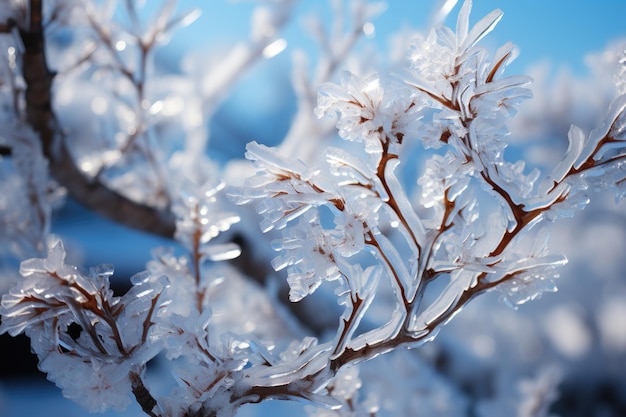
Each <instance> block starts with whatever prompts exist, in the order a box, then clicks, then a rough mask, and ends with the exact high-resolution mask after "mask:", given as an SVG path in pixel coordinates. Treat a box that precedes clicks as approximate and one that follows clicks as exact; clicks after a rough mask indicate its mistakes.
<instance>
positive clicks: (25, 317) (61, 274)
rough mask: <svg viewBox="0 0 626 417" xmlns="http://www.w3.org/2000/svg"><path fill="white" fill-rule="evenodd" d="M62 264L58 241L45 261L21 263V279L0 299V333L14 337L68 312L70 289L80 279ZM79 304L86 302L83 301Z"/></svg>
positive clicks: (60, 243) (62, 254)
mask: <svg viewBox="0 0 626 417" xmlns="http://www.w3.org/2000/svg"><path fill="white" fill-rule="evenodd" d="M64 261H65V249H64V248H63V244H62V242H61V241H58V242H57V243H55V244H54V245H53V246H52V247H51V248H50V250H49V253H48V257H47V258H45V259H42V258H34V259H29V260H26V261H24V262H22V264H21V266H20V274H21V275H22V276H23V278H24V279H23V280H21V281H20V282H18V284H17V286H16V287H13V288H12V289H11V290H10V291H9V293H8V294H5V295H4V296H3V297H2V307H1V309H0V314H1V315H2V325H1V326H0V332H2V333H4V332H8V333H9V334H11V335H12V336H15V335H17V334H19V333H21V332H22V331H23V330H24V329H25V328H26V327H27V326H30V325H34V324H36V323H38V322H40V321H43V320H48V319H51V318H52V317H54V316H55V315H63V314H64V313H66V312H68V311H69V306H68V305H67V303H66V300H67V299H73V298H74V294H73V293H72V291H71V289H70V285H72V284H73V283H75V282H76V281H77V280H78V279H79V277H80V275H79V273H78V271H77V270H76V269H75V268H73V267H70V266H66V265H65V263H64ZM78 297H79V298H80V297H81V296H80V295H79V296H78ZM82 300H83V301H86V300H85V299H84V297H82Z"/></svg>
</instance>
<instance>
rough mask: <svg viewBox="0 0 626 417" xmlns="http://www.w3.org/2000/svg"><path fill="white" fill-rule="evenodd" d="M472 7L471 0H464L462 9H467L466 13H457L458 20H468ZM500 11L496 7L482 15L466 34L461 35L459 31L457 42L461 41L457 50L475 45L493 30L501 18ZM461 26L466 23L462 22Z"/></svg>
mask: <svg viewBox="0 0 626 417" xmlns="http://www.w3.org/2000/svg"><path fill="white" fill-rule="evenodd" d="M471 7H472V2H471V0H466V2H465V3H464V4H463V8H462V10H463V9H465V10H467V13H466V14H465V15H464V14H463V13H462V12H461V13H459V22H461V21H462V20H466V19H467V20H469V9H470V8H471ZM502 15H503V13H502V11H500V10H498V9H496V10H493V11H491V12H490V13H488V14H487V15H486V16H485V17H483V18H482V19H481V20H480V21H478V23H476V24H475V25H474V26H473V27H472V29H471V30H470V31H469V33H468V34H467V36H466V37H465V36H463V37H460V36H462V35H463V34H462V33H460V34H458V35H457V42H461V43H460V45H459V50H460V51H464V50H466V49H469V48H471V47H473V46H475V45H476V44H477V43H478V42H480V40H481V39H482V38H484V37H485V36H487V34H488V33H489V32H491V31H492V30H493V28H494V27H495V26H496V25H497V24H498V22H499V21H500V19H502ZM462 26H465V27H467V23H464V24H462Z"/></svg>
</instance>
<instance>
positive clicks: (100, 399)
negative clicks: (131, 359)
mask: <svg viewBox="0 0 626 417" xmlns="http://www.w3.org/2000/svg"><path fill="white" fill-rule="evenodd" d="M39 369H40V370H41V371H42V372H46V373H47V374H48V379H50V380H51V381H52V382H54V383H55V384H56V385H57V386H58V387H59V388H61V389H62V392H63V396H64V397H66V398H69V399H70V400H72V401H75V402H76V403H78V404H80V405H81V406H82V407H84V408H86V409H87V411H89V412H90V413H102V412H104V411H105V410H107V409H108V408H114V409H115V410H117V411H124V410H125V409H126V407H128V405H130V403H131V397H130V393H131V383H130V380H129V378H128V366H127V365H126V364H120V363H115V362H103V361H100V360H98V359H96V358H79V357H76V356H73V355H71V354H67V353H60V352H56V351H53V352H51V353H50V354H49V355H48V356H47V357H46V358H45V359H44V360H42V361H41V362H40V363H39Z"/></svg>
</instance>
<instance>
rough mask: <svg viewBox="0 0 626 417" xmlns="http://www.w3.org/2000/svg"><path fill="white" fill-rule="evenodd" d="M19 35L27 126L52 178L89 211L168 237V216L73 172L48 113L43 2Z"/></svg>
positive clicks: (171, 227)
mask: <svg viewBox="0 0 626 417" xmlns="http://www.w3.org/2000/svg"><path fill="white" fill-rule="evenodd" d="M19 35H20V38H21V40H22V42H23V44H24V53H23V57H22V60H23V76H24V80H25V83H26V96H25V101H26V120H27V122H28V123H29V124H30V125H31V126H32V127H33V129H34V130H35V131H36V132H37V133H38V134H39V135H40V137H41V142H42V148H43V152H44V155H45V157H46V158H47V159H48V160H49V164H50V165H49V169H50V174H51V175H52V176H53V177H54V178H55V179H56V180H57V181H58V182H59V183H60V184H61V185H62V186H63V187H65V188H66V189H67V190H68V193H69V194H70V195H71V196H72V197H73V198H75V199H76V200H77V201H78V202H79V203H81V204H83V205H84V206H86V207H87V208H89V209H90V210H93V211H95V212H97V213H99V214H101V215H103V216H105V217H108V218H110V219H112V220H114V221H116V222H119V223H121V224H124V225H126V226H129V227H132V228H134V229H139V230H143V231H146V232H150V233H154V234H157V235H161V236H166V237H172V236H173V235H174V231H175V223H174V217H173V215H172V214H171V213H170V212H169V211H166V210H159V209H157V208H155V207H151V206H147V205H143V204H140V203H137V202H135V201H132V200H130V199H128V198H126V197H124V196H123V195H121V194H119V193H117V192H115V191H113V190H111V189H110V188H108V187H107V186H106V185H105V184H103V183H101V182H100V181H98V180H92V179H89V178H87V177H86V176H85V175H84V174H83V173H82V172H81V171H80V169H79V168H78V167H77V166H76V164H75V162H74V160H73V158H72V155H71V152H70V151H69V149H67V146H66V144H65V140H64V139H65V138H64V135H63V132H62V130H61V128H60V126H59V124H58V121H57V120H56V117H55V115H54V111H53V109H52V100H51V97H52V96H51V91H52V83H53V79H54V73H53V72H51V71H50V70H49V68H48V63H47V59H46V51H45V32H44V27H43V24H42V0H31V1H30V23H29V27H28V28H19Z"/></svg>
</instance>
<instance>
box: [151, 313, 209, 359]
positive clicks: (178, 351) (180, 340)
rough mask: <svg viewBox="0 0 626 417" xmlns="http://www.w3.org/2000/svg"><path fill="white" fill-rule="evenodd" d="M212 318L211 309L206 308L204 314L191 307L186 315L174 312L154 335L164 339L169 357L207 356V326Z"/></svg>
mask: <svg viewBox="0 0 626 417" xmlns="http://www.w3.org/2000/svg"><path fill="white" fill-rule="evenodd" d="M210 319H211V310H210V309H204V311H203V312H202V314H199V313H198V311H197V309H191V310H190V311H189V314H188V315H186V316H182V315H180V314H176V313H172V314H169V315H168V317H167V320H163V321H162V323H161V325H160V326H159V327H158V328H157V329H155V332H154V336H155V337H158V338H162V339H163V343H164V347H165V351H166V357H167V358H168V359H176V358H178V357H180V356H199V357H205V356H204V353H203V350H204V351H209V346H208V339H207V338H208V333H207V328H208V325H209V320H210Z"/></svg>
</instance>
